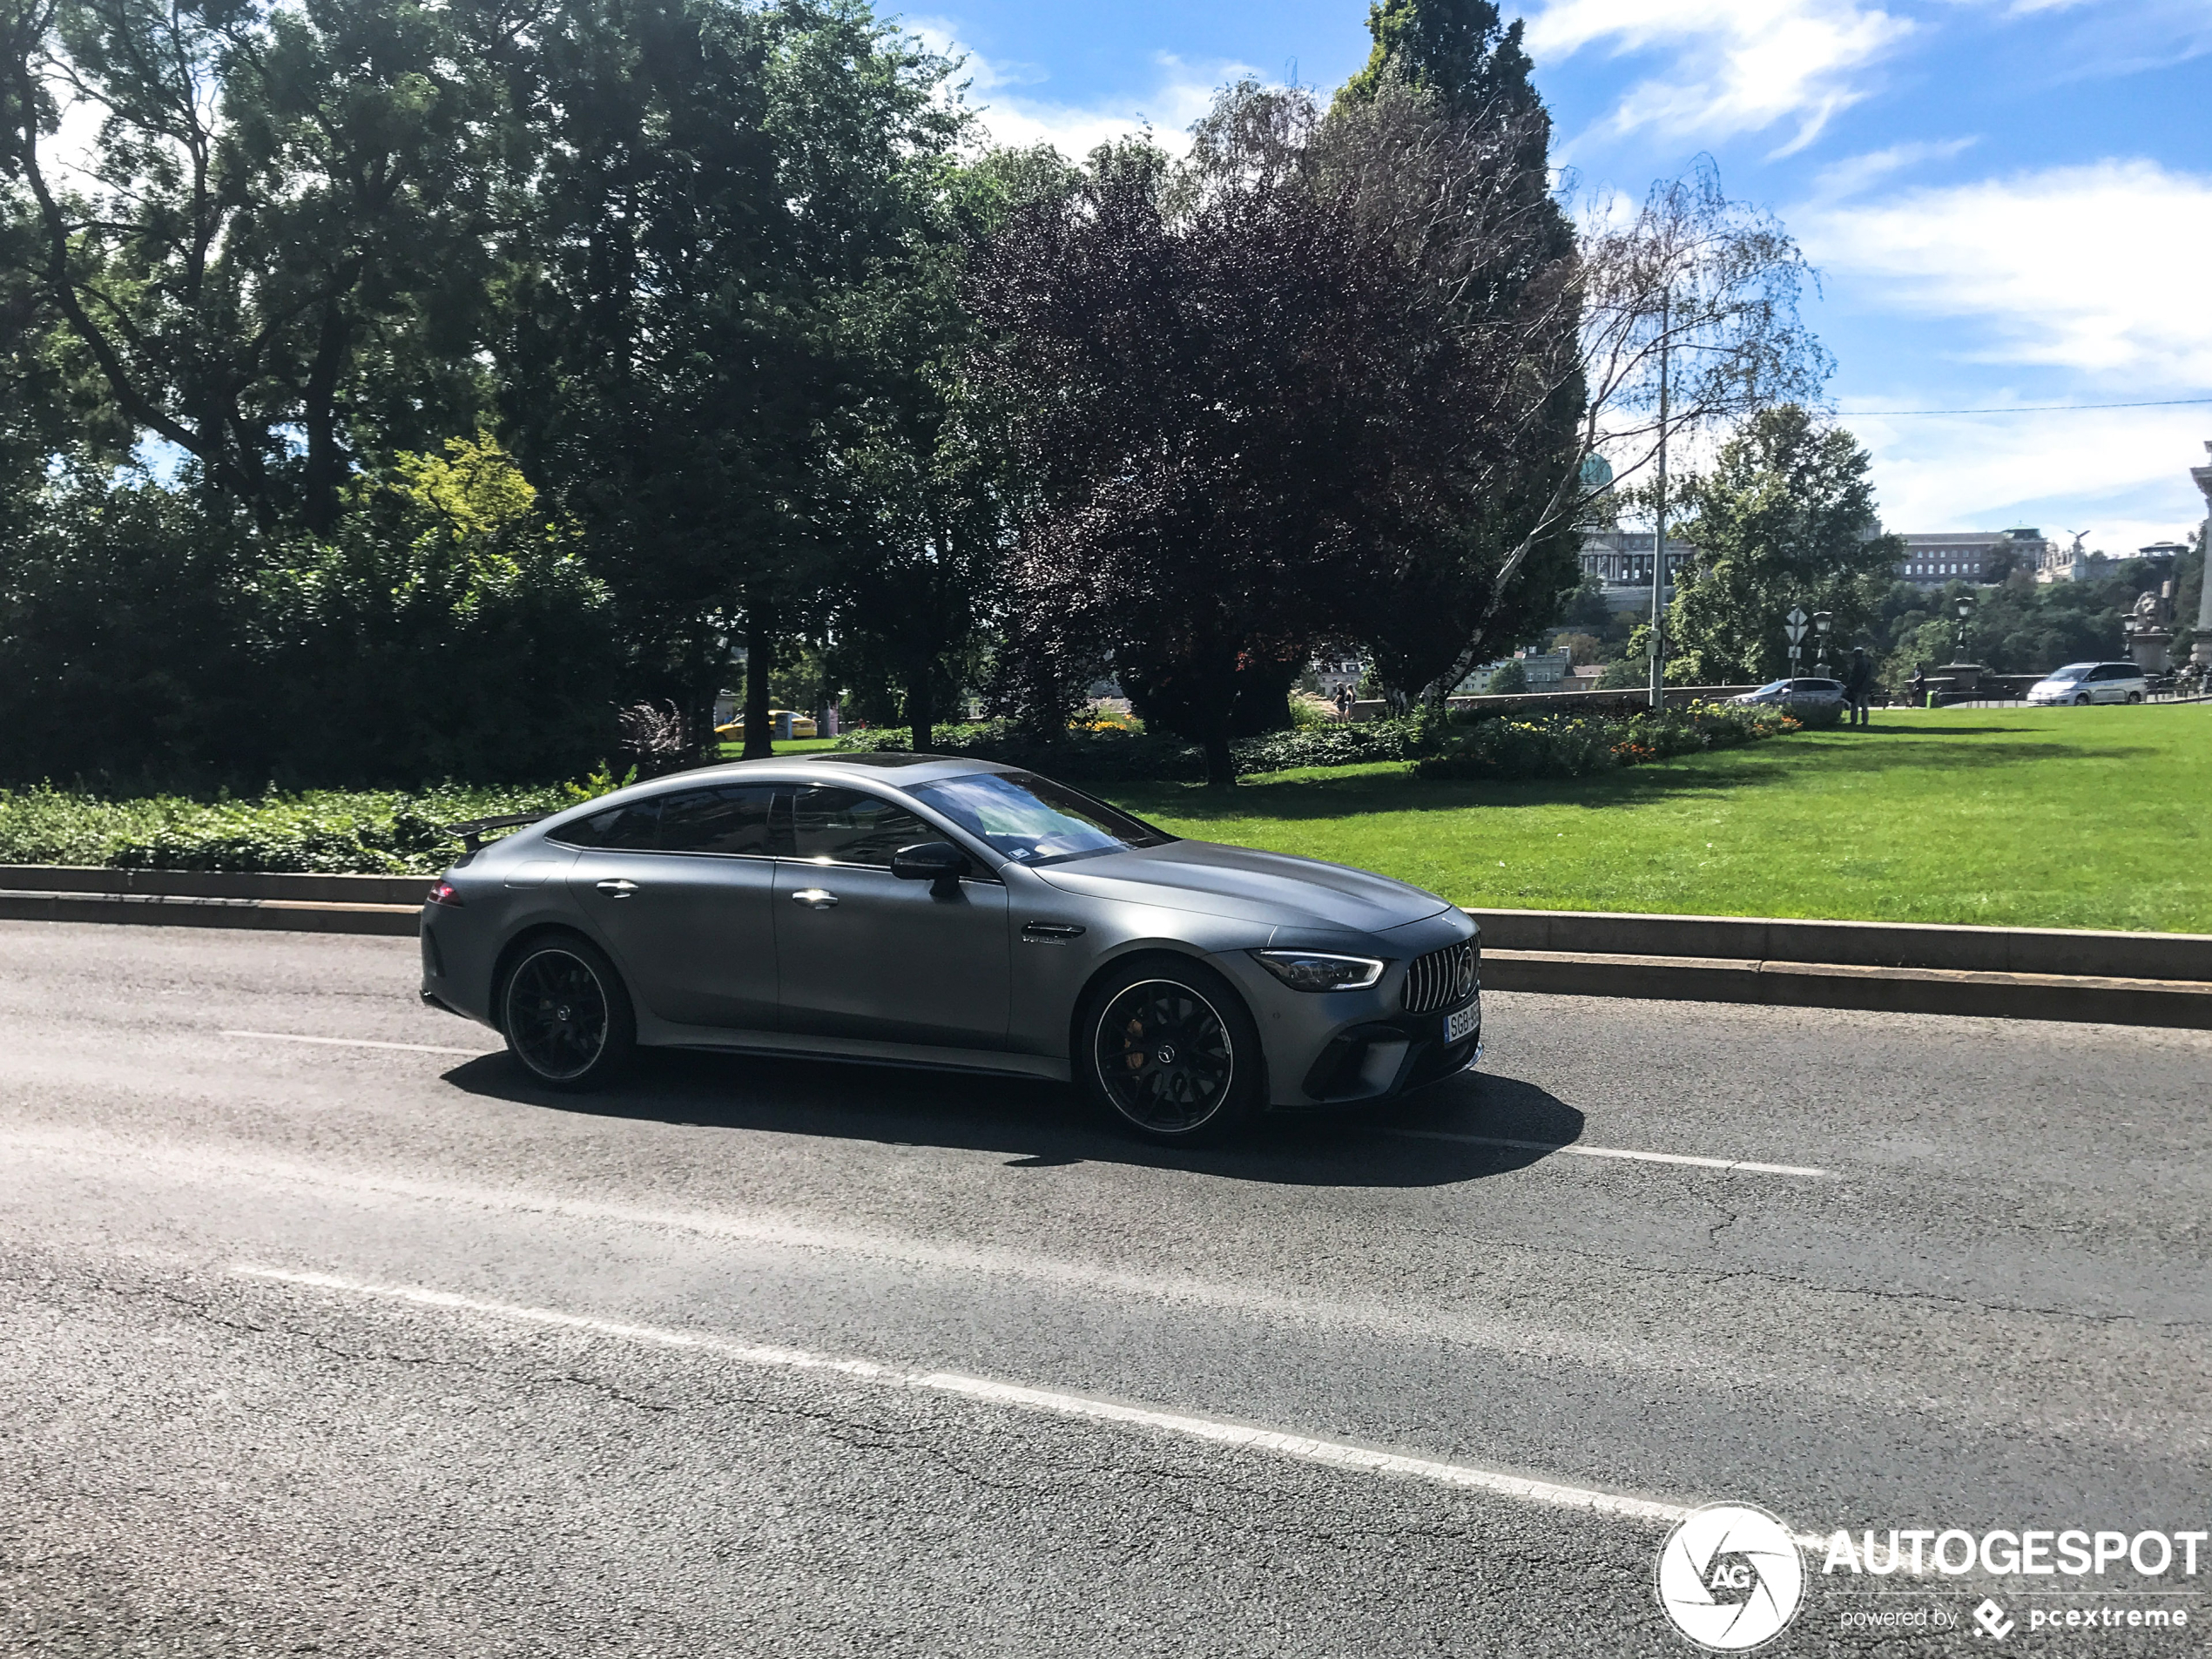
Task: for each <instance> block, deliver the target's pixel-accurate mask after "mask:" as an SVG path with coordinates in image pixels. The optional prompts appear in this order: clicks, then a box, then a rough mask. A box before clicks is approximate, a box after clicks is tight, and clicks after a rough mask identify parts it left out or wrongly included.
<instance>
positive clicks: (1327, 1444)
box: [231, 1262, 1827, 1548]
mask: <svg viewBox="0 0 2212 1659" xmlns="http://www.w3.org/2000/svg"><path fill="white" fill-rule="evenodd" d="M231 1271H233V1273H236V1274H238V1275H239V1277H241V1278H255V1279H266V1280H274V1281H276V1282H278V1283H280V1284H286V1285H301V1286H305V1287H307V1288H309V1289H314V1290H325V1291H342V1292H345V1293H347V1294H349V1295H354V1296H365V1297H373V1298H378V1299H380V1300H383V1301H390V1302H404V1303H408V1304H410V1305H414V1306H417V1307H429V1308H445V1309H452V1310H456V1311H459V1312H469V1313H480V1314H488V1315H490V1316H491V1317H493V1318H502V1319H514V1320H518V1321H522V1322H524V1323H527V1324H531V1325H553V1326H556V1327H559V1328H562V1329H565V1330H573V1331H587V1332H592V1333H593V1334H595V1335H598V1336H605V1337H613V1338H616V1339H620V1340H623V1341H627V1342H638V1343H645V1344H650V1345H653V1346H657V1347H667V1348H688V1349H694V1350H697V1351H698V1352H705V1353H711V1354H714V1355H716V1356H717V1357H718V1358H721V1359H734V1360H737V1361H738V1362H739V1363H741V1364H744V1365H748V1366H763V1367H769V1368H773V1369H779V1370H788V1371H813V1372H828V1373H831V1374H833V1375H836V1376H842V1377H850V1378H853V1379H857V1380H860V1381H863V1382H870V1383H875V1384H879V1385H881V1386H887V1387H894V1388H912V1389H921V1390H927V1391H928V1392H930V1393H940V1394H950V1395H954V1396H957V1397H960V1398H961V1399H975V1400H981V1401H984V1402H987V1403H988V1404H991V1405H995V1406H1013V1407H1015V1408H1018V1409H1022V1410H1028V1411H1035V1412H1044V1413H1050V1414H1052V1415H1054V1416H1058V1417H1074V1418H1080V1419H1083V1420H1088V1421H1090V1422H1097V1423H1115V1424H1120V1425H1123V1426H1131V1427H1142V1428H1151V1429H1157V1430H1160V1431H1162V1432H1163V1433H1170V1434H1176V1435H1180V1436H1182V1437H1184V1439H1187V1440H1202V1441H1204V1442H1205V1443H1207V1444H1208V1445H1211V1446H1220V1447H1228V1448H1230V1449H1231V1450H1234V1451H1246V1452H1262V1453H1275V1454H1277V1455H1278V1456H1282V1457H1289V1458H1295V1459H1298V1460H1299V1461H1301V1462H1306V1463H1320V1464H1325V1465H1327V1466H1329V1467H1334V1468H1340V1469H1357V1470H1366V1471H1368V1472H1371V1473H1375V1474H1397V1475H1405V1476H1408V1477H1410V1478H1412V1479H1414V1480H1427V1481H1431V1482H1433V1483H1435V1484H1437V1485H1440V1486H1448V1487H1460V1488H1461V1489H1463V1490H1467V1491H1474V1492H1485V1493H1489V1494H1493V1495H1495V1496H1499V1497H1506V1498H1518V1499H1520V1500H1521V1501H1524V1502H1528V1503H1540V1504H1547V1505H1549V1506H1551V1507H1554V1508H1562V1509H1581V1510H1584V1511H1587V1512H1588V1513H1590V1514H1602V1515H1614V1516H1619V1517H1622V1518H1624V1519H1628V1520H1632V1521H1654V1522H1658V1523H1661V1524H1665V1525H1671V1524H1673V1523H1674V1522H1676V1521H1680V1520H1681V1519H1682V1518H1683V1516H1684V1515H1687V1514H1689V1513H1690V1510H1691V1508H1692V1507H1694V1506H1691V1505H1689V1504H1679V1503H1664V1502H1661V1501H1657V1500H1656V1499H1651V1498H1636V1497H1630V1496H1629V1495H1628V1494H1625V1493H1619V1492H1605V1491H1602V1490H1600V1489H1598V1488H1596V1487H1578V1486H1569V1485H1567V1484H1565V1483H1564V1482H1561V1481H1556V1480H1534V1479H1532V1478H1530V1477H1528V1476H1527V1475H1519V1474H1506V1473H1505V1472H1504V1471H1502V1470H1499V1469H1485V1468H1479V1467H1475V1466H1474V1465H1472V1464H1466V1463H1449V1462H1446V1461H1444V1460H1440V1459H1437V1458H1424V1457H1413V1456H1411V1455H1408V1454H1407V1453H1400V1452H1386V1451H1382V1450H1379V1449H1378V1448H1376V1447H1367V1446H1359V1445H1355V1444H1353V1443H1352V1442H1350V1441H1347V1440H1329V1439H1325V1438H1323V1437H1321V1436H1318V1435H1312V1434H1296V1433H1290V1432H1288V1431H1286V1430H1283V1429H1273V1428H1264V1427H1260V1426H1256V1425H1253V1424H1251V1423H1239V1422H1237V1421H1235V1420H1231V1419H1228V1418H1220V1417H1208V1416H1203V1415H1200V1414H1198V1413H1190V1412H1171V1411H1163V1410H1160V1409H1158V1408H1157V1407H1154V1406H1130V1405H1124V1404H1122V1403H1121V1402H1119V1401H1116V1400H1110V1399H1098V1398H1096V1397H1095V1396H1092V1395H1089V1394H1076V1393H1067V1392H1064V1391H1062V1390H1060V1389H1054V1388H1031V1387H1028V1386H1023V1385H1022V1384H1018V1383H1008V1382H1000V1381H997V1380H995V1379H991V1378H988V1377H971V1376H967V1375H965V1374H963V1373H961V1372H952V1371H917V1370H912V1369H908V1368H907V1367H904V1366H889V1365H883V1364H880V1363H879V1362H877V1361H875V1360H873V1359H839V1358H836V1357H833V1356H832V1355H828V1354H818V1353H811V1352H807V1351H806V1350H805V1349H802V1348H779V1347H768V1346H756V1345H749V1344H745V1343H738V1342H731V1341H728V1340H725V1339H722V1338H719V1337H713V1336H709V1335H706V1334H705V1333H703V1332H697V1331H682V1330H671V1329H669V1328H667V1327H664V1326H660V1325H631V1324H626V1323H624V1322H622V1321H619V1320H615V1319H602V1318H594V1317H593V1316H591V1315H589V1314H583V1313H568V1312H562V1311H560V1310H558V1309H556V1308H540V1307H526V1306H523V1305H519V1304H516V1303H511V1302H486V1301H482V1300H479V1299H478V1298H475V1297H469V1296H461V1295H458V1294H456V1293H455V1292H454V1291H435V1290H431V1289H429V1288H428V1287H426V1286H422V1285H371V1284H368V1283H366V1282H365V1281H362V1280H360V1279H352V1278H341V1277H340V1276H338V1275H337V1274H335V1273H306V1272H295V1271H290V1270H288V1269H286V1268H280V1267H264V1266H260V1265H258V1264H253V1263H249V1262H239V1263H234V1264H233V1266H232V1269H231ZM1798 1541H1799V1542H1800V1543H1801V1544H1803V1545H1804V1546H1805V1547H1806V1548H1826V1545H1827V1541H1826V1540H1825V1539H1815V1538H1811V1537H1810V1536H1806V1537H1801V1538H1800V1539H1799V1540H1798Z"/></svg>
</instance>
